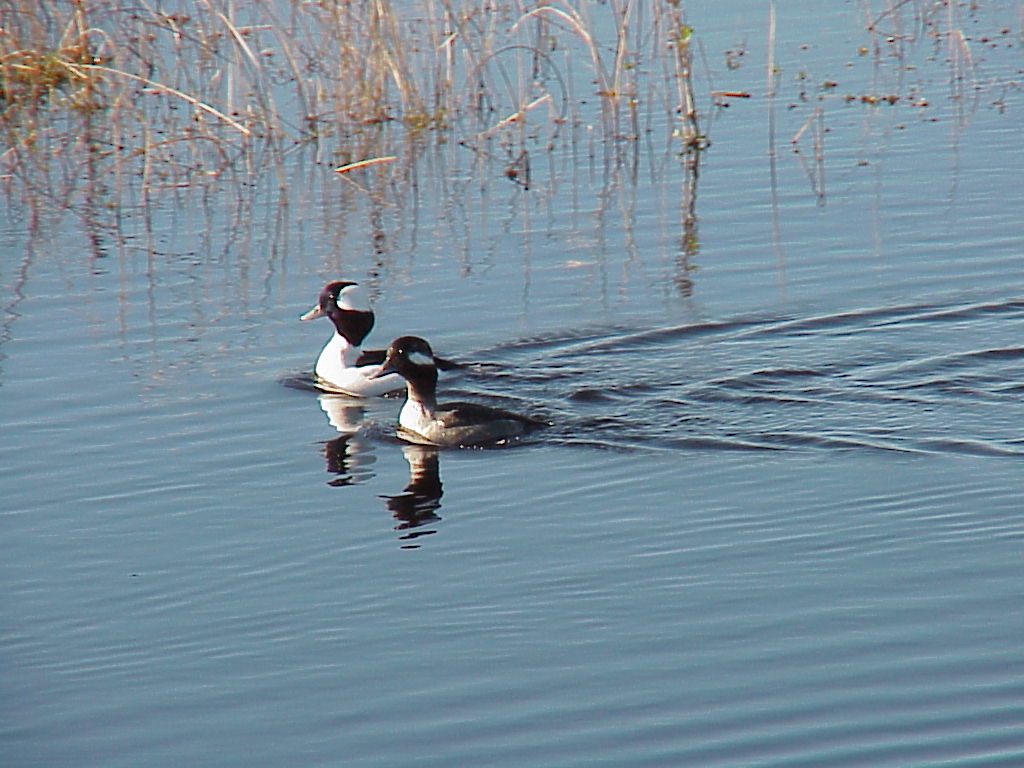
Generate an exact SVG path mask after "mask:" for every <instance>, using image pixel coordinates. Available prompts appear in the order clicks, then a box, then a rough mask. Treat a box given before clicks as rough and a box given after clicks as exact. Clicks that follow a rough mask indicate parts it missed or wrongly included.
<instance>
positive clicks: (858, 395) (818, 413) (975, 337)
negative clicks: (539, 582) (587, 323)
mask: <svg viewBox="0 0 1024 768" xmlns="http://www.w3.org/2000/svg"><path fill="white" fill-rule="evenodd" d="M1022 332H1024V301H1022V300H1019V299H1005V300H1000V301H985V302H972V303H951V304H949V305H945V306H943V305H939V304H935V303H929V304H908V305H900V306H885V307H866V308H862V309H858V310H854V311H846V312H840V313H834V314H828V315H821V316H808V317H774V318H746V319H740V320H735V321H728V322H717V323H705V322H697V323H694V324H691V325H686V326H674V327H669V328H641V329H636V328H633V329H630V328H623V327H621V326H615V327H609V328H598V329H588V330H585V331H572V332H567V333H564V334H549V335H546V336H543V337H530V338H526V339H520V340H515V341H513V342H510V343H508V344H503V345H500V346H496V347H493V348H490V349H488V350H483V351H481V352H479V353H477V356H478V357H479V358H484V357H486V358H488V359H489V363H488V364H483V365H480V366H470V368H469V369H467V371H466V377H467V379H469V380H471V383H472V385H473V388H477V387H478V386H486V387H487V388H488V389H489V390H491V391H490V395H491V397H493V398H494V399H496V400H498V401H500V400H509V401H510V403H512V404H519V405H524V404H529V403H540V404H544V406H543V407H545V408H548V409H550V410H551V411H552V412H553V415H552V418H553V420H554V421H555V422H556V423H557V424H558V426H557V427H556V428H555V429H554V430H553V432H552V433H551V434H550V436H549V439H552V440H554V441H556V442H560V441H571V442H573V443H580V442H583V443H592V444H595V445H605V446H608V447H612V446H614V447H619V448H622V447H627V446H628V447H630V448H647V449H681V450H780V449H781V450H826V451H832V450H858V449H859V450H879V451H903V452H926V453H959V454H970V455H977V456H992V457H996V456H1002V457H1006V456H1020V455H1024V444H1022V441H1021V438H1020V434H1019V431H1018V425H1019V424H1021V423H1022V422H1024V404H1022V401H1021V399H1020V392H1021V390H1022V387H1024V385H1022V384H1021V383H1020V382H1021V381H1022V380H1024V347H1022V346H1020V345H1019V344H1018V343H1016V340H1017V339H1019V338H1020V336H1021V333H1022ZM459 383H462V384H467V383H469V382H467V381H465V380H464V381H462V382H459ZM470 391H472V390H470ZM499 391H500V392H503V393H508V392H514V393H516V398H515V399H514V400H510V399H509V398H507V397H505V396H501V395H497V394H495V393H497V392H499ZM507 404H509V403H506V405H507Z"/></svg>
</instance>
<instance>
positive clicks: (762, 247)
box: [0, 2, 1024, 767]
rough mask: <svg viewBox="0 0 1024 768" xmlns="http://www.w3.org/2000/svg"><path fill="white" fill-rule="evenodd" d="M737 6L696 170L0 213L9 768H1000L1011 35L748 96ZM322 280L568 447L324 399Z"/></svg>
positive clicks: (1021, 586)
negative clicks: (468, 434)
mask: <svg viewBox="0 0 1024 768" xmlns="http://www.w3.org/2000/svg"><path fill="white" fill-rule="evenodd" d="M714 5H715V8H714V9H712V8H701V9H697V8H694V9H692V10H691V11H689V13H688V17H687V18H688V21H689V22H690V23H691V24H692V25H693V27H694V28H695V30H696V34H697V35H698V36H699V38H700V41H701V45H702V46H703V48H704V51H705V55H706V57H707V59H708V61H709V64H708V67H707V72H710V73H712V75H713V79H714V82H713V83H710V84H709V83H707V82H704V80H701V82H700V83H699V88H698V90H699V91H701V89H703V91H701V92H704V93H706V91H708V90H712V89H713V90H720V91H728V92H741V91H745V92H749V93H750V97H749V98H745V97H739V96H736V97H729V98H727V103H728V104H729V106H728V107H718V108H710V107H708V106H707V102H708V99H707V98H705V99H704V102H703V103H702V105H701V109H702V110H704V111H705V115H706V117H707V118H711V117H712V116H713V120H712V121H710V122H709V123H707V125H708V135H709V138H710V140H711V147H710V148H709V149H708V150H707V151H705V152H704V153H703V154H702V156H701V159H700V166H699V174H698V176H697V177H694V175H693V173H692V172H687V169H686V160H685V158H680V157H679V156H678V152H677V149H678V147H675V146H674V145H662V144H659V143H657V142H656V141H653V140H651V141H647V142H644V141H641V142H638V143H637V146H636V148H635V149H629V150H628V151H625V152H623V153H622V155H621V157H619V158H618V159H613V160H611V161H608V160H607V158H604V159H602V158H601V157H598V158H597V159H595V158H594V157H593V156H592V155H591V154H590V153H589V151H588V150H587V149H586V147H587V144H586V141H585V140H584V139H581V140H580V142H579V143H577V144H576V145H575V147H576V148H575V149H573V146H571V145H570V146H568V147H561V148H557V149H554V150H552V151H551V152H550V153H548V154H544V153H540V152H538V153H536V154H535V158H534V160H533V162H532V170H531V175H532V179H531V188H530V189H529V190H527V189H524V188H523V187H522V186H520V185H517V184H515V183H512V182H511V181H509V180H508V179H506V178H504V176H503V173H502V170H503V166H502V165H501V164H493V163H491V164H488V163H481V162H480V161H479V159H478V158H477V157H476V156H475V155H474V154H473V153H471V152H470V151H469V150H467V149H466V148H465V147H462V146H459V145H458V144H457V143H456V142H448V143H444V144H440V145H436V146H435V145H431V144H430V142H429V141H428V142H427V144H428V146H427V147H426V148H424V149H423V150H422V159H421V160H420V161H419V162H418V164H417V165H416V176H415V179H414V181H415V183H412V184H404V183H402V182H401V181H399V182H396V183H394V184H392V185H391V186H390V187H389V189H390V192H389V197H388V198H387V199H386V200H384V201H383V202H381V201H379V200H378V201H376V202H375V201H374V200H372V199H371V198H369V197H367V196H365V195H362V194H360V193H359V192H358V191H354V190H352V189H349V186H348V185H345V184H342V183H340V182H339V180H338V179H337V178H336V177H335V175H334V174H333V172H332V168H333V166H332V165H331V164H330V163H328V162H318V160H317V158H315V157H311V156H310V155H309V154H308V153H304V152H301V151H299V152H296V153H294V154H293V155H292V156H291V158H290V160H289V163H288V165H287V174H288V176H287V179H286V181H287V183H286V184H285V185H284V188H283V190H282V189H279V188H278V180H277V179H276V178H269V177H268V178H262V177H260V178H258V179H256V181H254V182H253V183H252V184H251V185H242V184H236V185H231V184H225V185H224V186H211V187H210V188H209V189H206V190H202V191H201V192H197V193H195V194H189V193H188V192H187V191H181V192H179V193H176V194H175V195H173V196H172V195H166V196H164V197H162V198H160V199H159V200H156V201H154V202H152V203H151V206H150V207H149V208H146V209H144V208H142V207H141V206H139V207H131V208H125V209H124V210H121V211H119V212H117V214H116V216H115V215H114V214H112V213H110V212H109V211H104V210H102V209H101V210H99V211H98V212H97V216H98V219H99V225H97V223H96V221H93V220H91V219H89V218H88V217H83V216H81V215H78V214H76V213H62V212H61V211H59V210H43V211H42V213H41V215H40V216H39V217H38V218H37V219H36V220H34V221H33V220H32V218H31V216H29V215H28V213H27V207H26V205H25V204H24V202H23V200H21V199H19V198H18V197H16V196H15V197H13V198H12V197H9V198H8V211H7V213H6V215H5V216H4V217H3V218H2V227H3V228H2V231H0V277H2V285H3V288H2V290H3V294H2V296H3V305H4V308H5V311H4V314H3V326H2V329H0V424H2V433H3V440H2V441H0V467H2V469H0V477H2V492H0V498H2V501H0V509H2V513H3V514H2V517H0V520H2V530H3V535H2V537H0V563H2V566H0V574H2V594H3V598H2V616H3V619H2V623H0V630H2V640H0V648H2V653H0V664H2V673H0V681H2V682H0V702H2V703H0V715H2V716H0V750H2V753H3V755H4V757H3V760H2V761H0V762H2V763H3V764H4V765H5V766H19V767H20V766H87V765H88V766H92V765H95V766H106V767H111V766H113V767H116V766H126V767H127V766H139V765H146V766H165V765H166V766H172V765H174V766H180V765H211V766H213V765H216V766H281V765H303V766H334V765H344V766H367V767H369V766H389V767H390V766H413V765H415V766H560V767H562V766H588V767H589V766H873V767H874V766H910V765H915V766H924V765H940V764H941V765H953V766H1017V765H1021V764H1024V651H1022V643H1021V638H1022V637H1024V611H1022V607H1024V603H1022V600H1024V558H1022V554H1024V546H1022V544H1024V515H1022V511H1024V503H1022V498H1024V496H1022V494H1024V433H1022V427H1024V344H1022V342H1021V340H1022V338H1024V269H1022V267H1024V226H1022V219H1021V216H1022V212H1024V184H1022V183H1021V178H1022V171H1024V153H1022V152H1021V150H1020V141H1021V125H1022V124H1024V122H1022V120H1024V108H1022V95H1021V92H1020V91H1021V82H1022V78H1024V74H1022V66H1024V65H1022V59H1021V40H1022V38H1021V34H1022V29H1021V20H1020V17H1019V13H1018V12H1019V8H1017V7H1016V6H1015V5H1014V4H1013V3H995V4H987V5H986V6H985V7H984V8H980V9H978V10H976V11H975V12H973V13H971V12H970V10H969V9H968V8H967V7H966V6H955V12H956V13H957V14H958V16H957V17H956V19H955V24H956V27H957V28H958V29H960V30H962V34H963V38H964V45H965V46H966V47H967V50H969V51H970V52H971V58H970V61H969V63H966V62H965V61H961V62H960V64H959V65H956V61H955V58H956V57H955V56H954V54H955V53H956V52H957V51H962V50H963V49H962V48H961V47H960V46H959V44H957V45H955V46H953V47H950V46H949V45H947V43H948V39H937V40H934V41H931V40H929V38H928V35H927V34H925V33H922V35H921V36H920V38H919V40H918V42H916V43H911V42H907V44H906V46H907V47H906V48H905V49H904V50H903V52H902V58H900V59H899V60H898V61H897V60H895V59H894V58H893V57H891V56H882V57H875V56H872V55H863V54H861V53H859V49H860V48H861V47H865V46H867V47H870V46H871V45H873V38H872V36H871V35H870V34H869V33H868V32H866V31H865V30H864V18H863V17H864V9H863V7H861V6H860V5H859V4H848V3H843V2H830V3H826V4H824V6H819V5H818V4H814V5H810V4H807V3H795V4H787V5H785V7H780V8H779V11H778V18H777V32H776V35H777V36H776V40H775V45H774V46H773V55H774V57H775V60H776V62H777V65H778V68H779V76H778V78H777V84H776V87H775V94H774V98H769V97H768V94H767V93H766V78H765V62H766V61H767V58H768V55H769V52H768V41H767V36H766V28H767V14H768V11H767V6H765V7H764V8H763V9H759V10H758V13H757V14H753V13H750V12H749V8H748V6H747V4H738V3H737V4H722V5H721V6H719V4H714ZM920 7H921V9H922V10H927V9H930V8H931V6H928V5H927V4H922V5H921V6H920ZM598 8H604V6H595V9H594V10H593V13H594V14H595V15H596V14H597V10H598ZM809 9H813V12H814V14H815V15H816V22H815V24H813V25H808V24H807V22H806V16H807V14H808V13H809V12H810V10H809ZM931 12H932V15H931V16H928V15H927V14H923V16H924V20H923V21H922V20H921V19H918V22H919V23H920V24H921V25H925V22H927V21H928V20H929V19H931V20H933V21H934V19H935V15H936V14H941V13H952V11H948V10H943V11H939V10H935V9H931ZM908 24H909V25H910V27H913V24H911V23H910V22H908ZM880 34H883V35H884V34H885V33H884V30H883V32H881V33H880ZM884 44H885V45H892V43H884ZM737 50H739V51H742V53H741V54H739V58H738V59H736V60H737V61H739V63H740V65H739V66H738V67H736V68H734V69H732V68H729V67H728V66H726V64H725V60H726V57H725V54H724V52H726V51H731V52H732V53H733V58H734V59H735V57H736V51H737ZM956 55H958V56H959V55H961V54H956ZM732 60H733V59H730V61H732ZM703 71H704V70H703V69H702V72H703ZM701 77H702V78H706V77H707V75H706V73H705V74H701ZM825 81H828V82H829V83H832V82H834V83H835V85H828V86H824V85H822V84H823V83H824V82H825ZM888 94H899V95H900V98H899V99H897V100H896V101H895V103H892V104H890V103H888V102H887V101H884V100H883V101H879V100H878V99H876V98H874V97H876V96H877V97H881V96H885V95H888ZM847 96H849V97H850V98H847ZM865 96H872V97H873V98H872V99H869V100H867V101H865V100H864V98H862V97H865ZM872 102H873V103H872ZM922 102H927V104H926V105H925V104H923V103H922ZM817 109H821V110H822V111H821V113H820V116H816V113H815V110H817ZM769 117H771V121H769ZM652 119H658V118H652ZM808 120H810V121H811V122H810V125H811V126H812V127H811V128H808V129H807V130H806V131H805V132H804V133H803V134H802V135H801V137H800V139H799V141H798V142H797V144H798V147H799V148H801V152H800V153H799V154H795V153H793V152H792V150H791V143H790V139H791V138H792V137H794V136H795V135H796V134H797V132H798V131H799V130H800V129H801V127H802V126H804V125H805V124H808ZM770 125H773V126H774V131H775V145H774V146H775V163H774V166H773V164H772V163H771V162H770V159H769V147H770V144H769V136H770V131H769V126H770ZM814 125H818V126H819V127H820V128H821V129H822V131H823V132H822V133H821V134H820V137H821V141H822V144H821V146H820V147H819V150H818V152H817V154H818V158H817V159H816V158H815V152H814V150H813V144H812V138H813V137H812V132H811V131H812V129H813V126H814ZM585 134H586V132H585V131H584V130H581V136H585ZM687 199H690V200H692V201H694V209H693V210H694V213H695V214H696V219H695V221H688V220H687V213H688V211H687V207H686V205H685V204H684V201H686V200H687ZM86 209H87V207H86ZM687 238H689V241H688V242H689V245H687V244H686V243H683V244H681V241H684V240H687ZM340 278H345V279H353V280H358V281H359V282H361V283H363V284H365V285H367V286H369V287H370V289H371V292H372V294H373V297H374V302H375V308H376V310H377V327H376V329H375V330H374V332H373V335H372V337H371V339H372V341H373V342H374V344H372V345H371V346H384V345H385V344H386V343H387V342H388V341H389V340H390V339H391V338H393V337H394V336H397V335H399V334H402V333H418V334H421V335H424V336H425V337H427V338H429V339H430V341H431V343H432V344H433V346H434V348H435V351H436V352H437V353H438V354H440V355H443V356H445V357H450V358H453V359H455V360H458V361H460V362H463V363H466V367H465V368H464V369H461V370H459V371H455V372H452V373H450V374H448V375H446V376H444V378H443V379H442V383H441V387H442V394H443V395H444V394H447V395H451V396H452V397H453V398H458V399H466V398H472V399H477V400H479V401H481V402H489V403H494V404H498V405H501V406H504V407H510V408H514V409H516V410H521V411H524V412H528V413H531V414H533V415H536V416H539V417H542V418H545V419H548V420H550V421H551V422H553V426H551V427H550V428H549V429H547V430H544V431H543V432H541V433H539V434H538V435H536V436H534V437H531V438H530V439H528V440H526V441H524V442H523V443H522V444H519V445H516V446H511V447H507V448H500V449H493V450H465V451H459V450H448V451H441V452H432V451H429V450H424V449H418V448H412V447H409V446H406V445H403V444H402V443H401V442H400V441H398V440H397V439H396V438H395V437H394V435H393V424H394V420H395V418H396V416H397V412H398V409H399V407H400V403H401V399H400V398H399V399H390V398H389V399H379V400H374V401H367V402H354V401H350V400H347V399H344V398H336V397H335V398H331V397H328V396H322V395H318V394H317V393H316V392H315V391H313V390H312V388H311V387H309V386H308V382H309V378H310V371H311V369H312V365H313V362H314V361H315V359H316V355H317V354H318V353H319V350H320V348H321V346H322V345H323V343H324V342H325V341H326V340H327V338H328V336H329V327H328V326H329V324H328V323H327V322H326V321H320V322H317V323H300V322H299V321H298V317H299V315H301V314H302V313H303V312H305V311H306V310H307V309H309V308H310V306H312V304H313V303H314V302H315V300H316V296H317V293H318V292H319V290H320V288H321V286H322V285H323V284H324V283H325V282H327V281H328V280H333V279H340Z"/></svg>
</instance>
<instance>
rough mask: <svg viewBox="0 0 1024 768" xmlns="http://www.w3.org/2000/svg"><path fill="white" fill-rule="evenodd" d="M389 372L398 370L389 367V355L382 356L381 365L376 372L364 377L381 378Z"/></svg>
mask: <svg viewBox="0 0 1024 768" xmlns="http://www.w3.org/2000/svg"><path fill="white" fill-rule="evenodd" d="M389 373H398V371H396V370H395V369H394V368H392V367H391V358H390V357H386V358H384V362H383V363H381V366H380V368H379V369H378V370H377V372H376V373H371V374H370V375H369V376H367V377H366V378H368V379H381V378H383V377H385V376H387V375H388V374H389Z"/></svg>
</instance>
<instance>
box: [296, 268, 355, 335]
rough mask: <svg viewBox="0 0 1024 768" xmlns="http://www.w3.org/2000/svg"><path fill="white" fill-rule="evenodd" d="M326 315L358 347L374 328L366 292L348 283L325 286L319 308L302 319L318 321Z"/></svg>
mask: <svg viewBox="0 0 1024 768" xmlns="http://www.w3.org/2000/svg"><path fill="white" fill-rule="evenodd" d="M324 315H326V316H327V317H329V318H331V322H332V323H334V328H335V330H337V331H338V333H340V334H341V335H342V336H344V337H345V338H346V339H347V340H348V342H349V343H350V344H353V345H355V346H359V345H360V344H362V343H363V339H365V338H366V337H367V335H368V334H369V333H370V331H371V330H372V329H373V312H372V310H371V309H370V303H369V301H367V299H366V297H365V296H364V295H363V289H362V288H360V287H359V284H358V283H354V282H351V281H348V280H339V281H337V282H333V283H328V284H327V285H325V286H324V288H323V290H322V291H320V298H319V301H318V303H317V305H316V306H315V307H313V309H311V310H309V312H307V313H306V314H304V315H303V316H302V317H301V318H300V319H301V320H315V319H316V318H318V317H323V316H324Z"/></svg>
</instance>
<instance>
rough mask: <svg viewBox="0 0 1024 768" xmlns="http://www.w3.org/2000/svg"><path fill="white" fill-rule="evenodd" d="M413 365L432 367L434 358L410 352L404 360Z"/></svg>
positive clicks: (421, 353)
mask: <svg viewBox="0 0 1024 768" xmlns="http://www.w3.org/2000/svg"><path fill="white" fill-rule="evenodd" d="M406 359H407V360H408V361H409V362H410V363H412V364H413V365H433V364H434V358H432V357H431V356H430V355H428V354H426V353H424V352H410V353H409V356H408V357H407V358H406Z"/></svg>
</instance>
